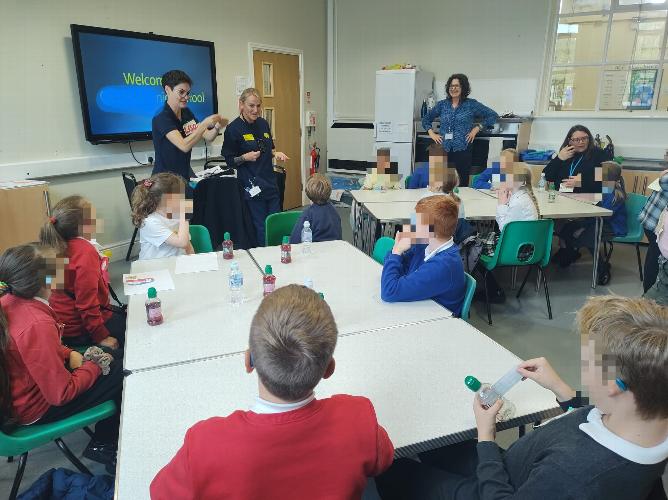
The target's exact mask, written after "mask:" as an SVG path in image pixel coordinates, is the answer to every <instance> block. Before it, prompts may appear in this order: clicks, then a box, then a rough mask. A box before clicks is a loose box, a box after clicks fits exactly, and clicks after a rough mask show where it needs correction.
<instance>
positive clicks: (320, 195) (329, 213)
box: [290, 174, 342, 244]
mask: <svg viewBox="0 0 668 500" xmlns="http://www.w3.org/2000/svg"><path fill="white" fill-rule="evenodd" d="M305 191H306V196H308V198H309V200H311V202H312V203H311V206H310V207H308V208H307V209H306V210H304V211H303V212H302V214H301V216H300V217H299V219H297V222H295V225H294V227H293V228H292V234H291V235H290V243H293V244H296V243H301V242H302V229H304V222H306V221H308V223H309V226H310V228H311V233H312V236H313V241H333V240H340V239H341V238H342V233H341V217H340V216H339V213H338V212H337V211H336V208H334V205H332V202H330V201H329V195H330V194H332V183H331V182H330V180H329V179H328V178H327V176H325V175H322V174H313V175H312V176H311V177H309V180H308V181H306V189H305Z"/></svg>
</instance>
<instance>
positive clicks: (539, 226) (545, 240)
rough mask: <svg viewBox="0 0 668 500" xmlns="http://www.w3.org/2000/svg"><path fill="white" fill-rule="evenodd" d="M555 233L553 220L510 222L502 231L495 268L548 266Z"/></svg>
mask: <svg viewBox="0 0 668 500" xmlns="http://www.w3.org/2000/svg"><path fill="white" fill-rule="evenodd" d="M553 231H554V221H553V220H552V219H539V220H532V221H514V222H509V223H508V224H506V225H505V226H504V228H503V231H501V236H499V242H498V244H497V245H496V251H495V252H494V258H493V259H494V260H495V261H496V264H495V266H530V265H534V264H538V265H540V267H545V266H547V265H548V263H549V262H550V252H551V250H552V233H553ZM527 245H530V246H531V247H533V250H532V251H530V252H529V251H528V250H530V247H527Z"/></svg>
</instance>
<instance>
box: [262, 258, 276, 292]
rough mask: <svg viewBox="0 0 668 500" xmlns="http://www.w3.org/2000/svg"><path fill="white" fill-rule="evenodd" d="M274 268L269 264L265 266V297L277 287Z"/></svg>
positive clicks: (263, 282)
mask: <svg viewBox="0 0 668 500" xmlns="http://www.w3.org/2000/svg"><path fill="white" fill-rule="evenodd" d="M272 273H273V270H272V268H271V266H270V265H269V264H267V265H266V266H265V267H264V276H263V277H262V287H263V289H264V291H263V292H262V295H264V296H265V297H266V296H267V295H269V294H270V293H271V292H273V291H274V288H276V276H274V275H273V274H272Z"/></svg>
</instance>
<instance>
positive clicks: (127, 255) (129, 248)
mask: <svg viewBox="0 0 668 500" xmlns="http://www.w3.org/2000/svg"><path fill="white" fill-rule="evenodd" d="M138 231H139V228H137V227H135V230H134V231H133V232H132V238H131V239H130V246H129V247H128V253H126V254H125V262H128V261H129V260H130V254H131V253H132V247H133V246H134V244H135V239H136V238H137V232H138Z"/></svg>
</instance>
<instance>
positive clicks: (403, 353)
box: [116, 319, 560, 499]
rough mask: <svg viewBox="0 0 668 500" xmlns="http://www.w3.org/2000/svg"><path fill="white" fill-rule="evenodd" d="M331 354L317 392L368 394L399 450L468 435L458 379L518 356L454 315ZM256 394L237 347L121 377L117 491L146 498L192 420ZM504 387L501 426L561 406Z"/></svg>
mask: <svg viewBox="0 0 668 500" xmlns="http://www.w3.org/2000/svg"><path fill="white" fill-rule="evenodd" d="M536 354H539V353H536ZM334 356H335V359H336V371H335V373H334V375H333V376H332V377H331V378H330V379H328V380H324V381H322V382H321V383H320V384H319V385H318V387H317V389H316V394H317V396H318V397H320V398H323V397H327V396H330V395H332V394H340V393H346V394H357V395H364V396H366V397H368V398H369V399H370V400H371V401H372V402H373V404H374V406H375V409H376V413H377V415H378V421H379V422H380V423H381V425H383V426H384V427H385V428H386V429H387V432H388V434H389V436H390V438H391V439H392V441H393V443H394V445H395V448H396V456H397V457H401V456H407V455H411V454H414V453H416V452H420V451H426V450H430V449H434V448H437V447H440V446H444V445H448V444H454V443H457V442H460V441H464V440H467V439H471V438H473V437H474V435H475V420H474V416H473V410H472V404H471V403H472V399H473V394H472V393H471V392H470V391H469V390H468V389H467V388H466V387H465V386H464V377H465V376H466V375H475V376H477V377H478V378H479V379H480V380H481V381H487V382H494V381H495V380H496V379H497V378H499V377H500V376H501V375H503V374H504V373H505V372H506V371H507V370H508V369H510V368H511V367H512V366H513V365H516V364H517V363H518V362H519V360H518V358H517V357H516V356H515V355H513V354H512V353H511V352H509V351H507V350H506V349H504V348H503V347H501V346H499V345H498V344H497V343H495V342H494V341H492V340H491V339H489V338H488V337H486V336H485V335H483V334H482V333H480V332H479V331H477V330H476V329H475V328H473V327H472V326H470V325H468V324H467V323H465V322H464V321H461V320H458V319H447V320H437V321H433V322H428V323H421V324H416V325H411V326H405V327H401V328H392V329H388V330H383V331H375V332H365V333H359V334H352V335H347V336H343V337H340V338H339V342H338V345H337V347H336V351H335V354H334ZM256 394H257V380H256V375H255V374H254V373H253V374H251V375H248V374H246V372H245V369H244V358H243V355H242V354H235V355H229V356H224V357H220V358H216V359H209V360H204V361H199V362H197V363H191V364H185V365H180V366H172V367H166V368H161V369H156V370H150V371H145V372H139V373H133V374H132V375H130V376H129V377H127V378H126V379H125V388H124V394H123V409H122V410H123V411H122V422H121V436H120V442H119V457H118V468H117V474H116V483H117V484H116V495H117V498H121V499H126V498H148V488H149V485H150V482H151V481H152V480H153V477H154V476H155V474H156V473H157V472H158V471H159V470H160V469H161V468H162V467H163V466H164V465H165V464H166V463H167V462H168V461H169V460H170V459H171V458H172V457H173V456H174V454H175V453H176V451H177V450H178V449H179V447H180V446H181V445H182V443H183V437H184V435H185V432H186V430H187V429H188V428H189V427H191V426H192V425H193V424H195V423H196V422H198V421H200V420H202V419H206V418H209V417H212V416H216V415H228V414H230V413H231V412H232V411H234V410H237V409H248V408H250V407H251V405H252V404H253V401H254V398H255V396H256ZM507 397H508V399H510V400H511V401H512V402H513V403H514V404H515V405H516V407H517V412H516V415H515V417H514V418H513V419H512V420H510V421H508V422H504V423H502V424H500V425H499V429H505V428H511V427H517V426H520V425H524V424H527V423H531V422H534V421H536V420H542V419H545V418H548V417H550V416H553V415H556V414H558V413H560V410H559V409H558V407H557V404H556V402H555V398H554V395H553V394H552V393H551V392H549V391H547V390H545V389H542V388H541V387H539V386H538V385H536V384H534V383H533V382H531V381H524V382H522V383H520V384H518V385H516V386H515V387H514V388H513V389H512V390H511V391H510V392H509V393H508V394H507Z"/></svg>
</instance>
